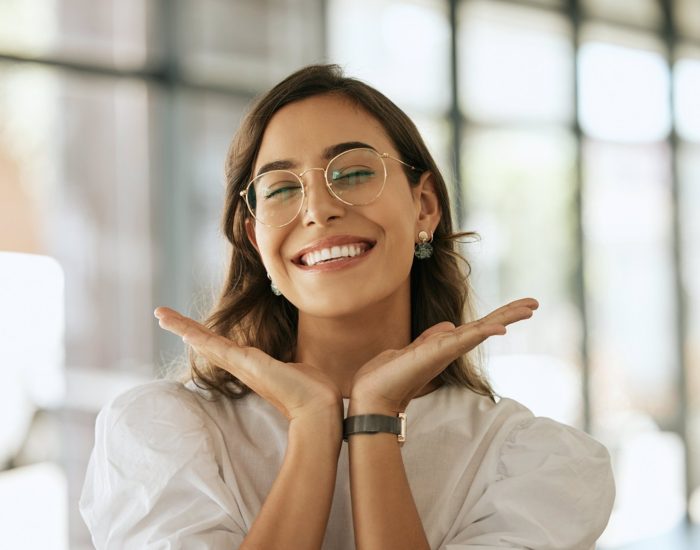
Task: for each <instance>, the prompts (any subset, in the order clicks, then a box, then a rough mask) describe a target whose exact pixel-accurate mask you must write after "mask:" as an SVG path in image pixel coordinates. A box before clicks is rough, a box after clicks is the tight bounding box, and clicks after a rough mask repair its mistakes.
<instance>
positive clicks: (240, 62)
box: [176, 0, 323, 93]
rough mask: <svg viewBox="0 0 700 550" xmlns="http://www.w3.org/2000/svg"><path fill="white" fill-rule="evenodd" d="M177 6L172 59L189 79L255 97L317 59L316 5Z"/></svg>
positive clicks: (199, 0) (210, 0)
mask: <svg viewBox="0 0 700 550" xmlns="http://www.w3.org/2000/svg"><path fill="white" fill-rule="evenodd" d="M177 5H178V6H179V10H178V13H177V32H176V37H177V41H178V42H177V48H178V57H179V59H180V60H181V63H182V70H183V71H184V72H185V73H186V74H187V76H188V78H190V79H193V80H197V81H201V82H204V83H208V84H214V85H220V86H230V87H235V88H237V89H243V90H249V91H251V92H252V93H257V91H258V90H261V89H265V88H267V87H268V86H272V85H274V84H276V83H277V82H278V81H279V80H281V79H282V78H283V77H285V76H287V74H289V73H291V72H292V71H293V70H294V69H296V68H299V67H301V66H303V65H308V64H310V63H314V62H319V61H320V60H321V57H322V55H323V27H322V24H323V22H322V18H321V11H320V10H319V9H318V2H317V1H316V0H278V1H276V2H258V1H256V0H237V1H236V2H222V1H221V0H196V1H195V0H180V1H179V2H178V4H177Z"/></svg>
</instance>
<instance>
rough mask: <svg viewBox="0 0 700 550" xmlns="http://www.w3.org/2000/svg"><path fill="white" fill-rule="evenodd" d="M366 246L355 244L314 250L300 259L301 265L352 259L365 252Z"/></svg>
mask: <svg viewBox="0 0 700 550" xmlns="http://www.w3.org/2000/svg"><path fill="white" fill-rule="evenodd" d="M367 248H368V246H367V245H366V244H365V243H357V244H345V245H342V246H332V247H330V248H322V249H321V250H314V251H313V252H309V253H308V254H304V255H303V256H302V257H301V263H302V264H304V265H308V266H312V265H316V264H318V263H320V262H326V261H328V260H336V259H338V258H352V257H354V256H357V255H359V254H362V253H363V252H364V251H365V250H367Z"/></svg>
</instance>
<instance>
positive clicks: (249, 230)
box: [245, 218, 260, 254]
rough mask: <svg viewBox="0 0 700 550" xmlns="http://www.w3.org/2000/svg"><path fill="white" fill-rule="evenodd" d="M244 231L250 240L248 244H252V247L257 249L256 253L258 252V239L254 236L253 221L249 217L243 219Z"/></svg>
mask: <svg viewBox="0 0 700 550" xmlns="http://www.w3.org/2000/svg"><path fill="white" fill-rule="evenodd" d="M245 233H246V235H248V240H249V241H250V244H252V245H253V248H255V250H257V251H258V254H260V249H259V248H258V239H257V237H256V236H255V223H254V222H253V220H251V219H250V218H248V219H246V221H245Z"/></svg>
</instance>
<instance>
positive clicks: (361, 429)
mask: <svg viewBox="0 0 700 550" xmlns="http://www.w3.org/2000/svg"><path fill="white" fill-rule="evenodd" d="M363 433H369V434H372V433H391V434H396V436H397V437H398V441H399V443H403V442H404V441H405V440H406V415H405V414H404V413H399V415H398V416H386V415H383V414H363V415H359V416H349V417H348V418H346V419H345V420H344V421H343V439H344V440H345V441H347V439H348V436H349V435H353V434H363Z"/></svg>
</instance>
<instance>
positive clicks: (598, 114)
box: [579, 42, 671, 142]
mask: <svg viewBox="0 0 700 550" xmlns="http://www.w3.org/2000/svg"><path fill="white" fill-rule="evenodd" d="M579 97H580V108H579V109H580V112H579V117H580V120H581V126H582V128H583V130H584V132H585V133H586V134H588V135H589V136H592V137H595V138H598V139H603V140H611V141H622V142H644V141H657V140H661V139H664V138H665V137H666V136H667V135H668V133H669V131H670V128H671V117H670V108H669V101H668V97H669V69H668V65H667V63H666V61H665V60H664V58H663V57H662V55H661V54H659V53H656V52H654V51H649V50H643V49H638V48H631V47H628V46H622V45H618V44H614V43H606V42H586V43H584V44H583V45H582V46H581V48H580V50H579Z"/></svg>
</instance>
